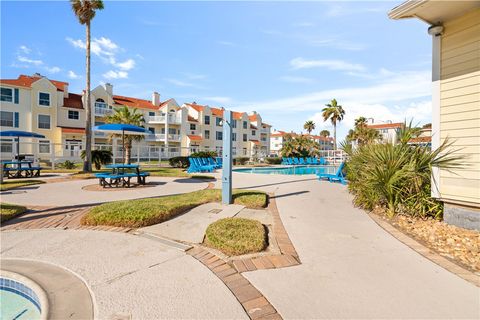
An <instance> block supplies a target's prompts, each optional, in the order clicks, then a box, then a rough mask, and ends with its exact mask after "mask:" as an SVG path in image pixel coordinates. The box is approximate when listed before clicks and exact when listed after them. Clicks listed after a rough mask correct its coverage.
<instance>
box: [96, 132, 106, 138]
mask: <svg viewBox="0 0 480 320" xmlns="http://www.w3.org/2000/svg"><path fill="white" fill-rule="evenodd" d="M93 134H94V136H95V137H106V136H107V134H106V133H105V132H101V131H93Z"/></svg>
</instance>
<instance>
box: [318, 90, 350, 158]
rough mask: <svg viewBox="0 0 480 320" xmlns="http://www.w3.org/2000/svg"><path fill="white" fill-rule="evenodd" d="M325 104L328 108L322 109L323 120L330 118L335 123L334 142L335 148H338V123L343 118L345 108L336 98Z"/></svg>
mask: <svg viewBox="0 0 480 320" xmlns="http://www.w3.org/2000/svg"><path fill="white" fill-rule="evenodd" d="M325 106H326V108H323V109H322V116H323V121H327V120H329V119H330V121H331V122H332V124H333V144H334V148H335V150H337V123H338V122H340V121H342V120H343V117H344V115H345V110H343V107H342V106H341V105H339V104H337V100H335V99H333V100H332V101H330V103H328V104H326V105H325Z"/></svg>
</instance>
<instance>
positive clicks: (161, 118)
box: [145, 116, 165, 123]
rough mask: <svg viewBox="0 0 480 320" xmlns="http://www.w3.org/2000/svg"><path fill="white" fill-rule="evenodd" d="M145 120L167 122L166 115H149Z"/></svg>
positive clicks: (148, 121)
mask: <svg viewBox="0 0 480 320" xmlns="http://www.w3.org/2000/svg"><path fill="white" fill-rule="evenodd" d="M145 120H146V121H147V123H165V116H148V117H146V119H145Z"/></svg>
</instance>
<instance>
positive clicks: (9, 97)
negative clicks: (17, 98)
mask: <svg viewBox="0 0 480 320" xmlns="http://www.w3.org/2000/svg"><path fill="white" fill-rule="evenodd" d="M0 101H6V102H13V90H12V89H10V88H2V90H1V96H0Z"/></svg>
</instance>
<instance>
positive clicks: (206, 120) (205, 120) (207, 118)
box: [203, 116, 210, 124]
mask: <svg viewBox="0 0 480 320" xmlns="http://www.w3.org/2000/svg"><path fill="white" fill-rule="evenodd" d="M203 122H204V123H205V124H210V116H205V117H204V120H203Z"/></svg>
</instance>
